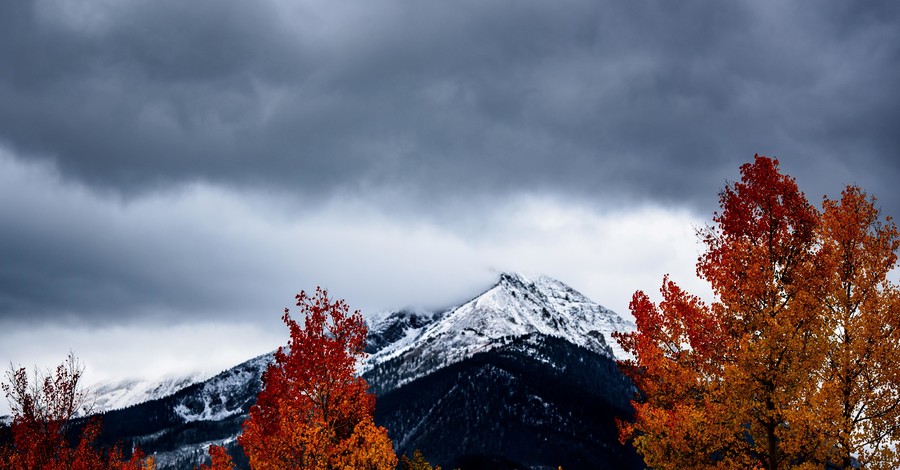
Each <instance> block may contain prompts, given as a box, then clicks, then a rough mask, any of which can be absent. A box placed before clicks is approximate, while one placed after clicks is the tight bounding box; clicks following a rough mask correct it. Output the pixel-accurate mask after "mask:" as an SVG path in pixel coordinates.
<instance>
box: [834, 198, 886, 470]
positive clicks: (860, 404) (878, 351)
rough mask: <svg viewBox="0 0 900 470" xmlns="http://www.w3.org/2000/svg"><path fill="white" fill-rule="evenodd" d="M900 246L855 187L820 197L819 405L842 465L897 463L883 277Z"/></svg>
mask: <svg viewBox="0 0 900 470" xmlns="http://www.w3.org/2000/svg"><path fill="white" fill-rule="evenodd" d="M898 246H900V239H898V233H897V227H896V226H895V225H894V224H893V223H891V221H890V219H889V218H887V219H886V220H882V218H881V216H880V214H879V211H878V210H877V209H876V208H875V205H874V200H873V199H869V198H868V197H867V196H866V195H865V193H864V192H863V191H862V190H861V189H860V188H858V187H855V186H851V187H848V188H847V189H846V190H845V191H844V192H843V194H842V196H841V199H840V200H829V199H825V201H824V203H823V213H822V230H821V250H820V253H819V257H820V262H821V269H820V275H821V276H823V277H824V281H825V282H824V284H823V286H822V291H821V292H820V293H819V300H820V304H821V306H822V309H823V314H824V315H825V317H826V318H827V320H828V333H829V338H828V339H829V341H828V347H827V349H826V360H825V362H824V364H823V367H822V370H821V372H820V375H819V378H818V381H819V382H820V383H821V384H822V387H821V390H820V395H819V397H818V400H817V403H818V404H819V406H820V407H821V410H820V411H819V415H820V416H821V417H822V418H823V420H824V421H825V423H826V426H825V429H826V430H827V431H828V433H829V441H830V442H832V443H833V445H832V447H831V451H832V452H831V453H830V454H829V460H830V462H832V463H833V464H836V465H839V466H840V468H844V469H849V468H853V464H854V463H853V460H854V459H857V460H858V463H859V464H860V465H861V466H862V467H863V468H898V467H900V460H898V455H897V450H896V444H897V442H898V438H900V435H898V434H900V367H898V366H897V364H896V361H897V360H898V358H900V315H898V312H900V295H898V289H897V286H895V285H894V284H892V283H890V282H888V280H887V275H888V272H890V271H891V270H892V269H893V268H894V267H895V266H896V263H897V256H896V251H897V248H898Z"/></svg>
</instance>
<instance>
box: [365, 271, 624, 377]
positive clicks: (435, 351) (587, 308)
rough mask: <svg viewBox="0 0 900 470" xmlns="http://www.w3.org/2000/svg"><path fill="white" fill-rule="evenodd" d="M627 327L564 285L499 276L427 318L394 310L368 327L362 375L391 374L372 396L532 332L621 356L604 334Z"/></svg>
mask: <svg viewBox="0 0 900 470" xmlns="http://www.w3.org/2000/svg"><path fill="white" fill-rule="evenodd" d="M633 329H634V324H632V323H631V322H628V321H626V320H624V319H622V318H621V317H620V316H619V315H617V314H616V313H615V312H613V311H612V310H609V309H607V308H605V307H603V306H601V305H599V304H597V303H596V302H594V301H592V300H590V299H588V298H587V297H585V296H584V295H583V294H581V293H580V292H578V291H576V290H575V289H573V288H571V287H569V286H568V285H566V284H564V283H563V282H560V281H558V280H556V279H552V278H549V277H546V276H541V277H538V278H537V279H535V280H531V279H529V278H527V277H525V276H523V275H521V274H516V273H503V274H501V275H500V278H499V280H498V281H497V283H496V284H495V285H494V286H493V287H491V288H490V289H488V290H487V291H485V292H484V293H482V294H481V295H479V296H478V297H475V298H474V299H472V300H470V301H468V302H466V303H464V304H462V305H459V306H456V307H452V308H450V309H448V310H446V311H444V312H440V313H433V314H429V313H427V312H410V311H401V312H397V313H394V314H392V315H389V316H387V317H386V318H384V319H382V320H380V321H378V322H376V323H375V324H373V325H371V327H370V348H369V351H368V352H369V353H370V354H371V355H370V356H369V358H368V359H367V360H366V361H365V363H364V364H363V365H362V371H363V372H364V373H365V372H368V371H370V370H372V369H373V368H375V367H376V366H378V365H382V364H389V363H392V364H393V365H394V366H395V367H391V368H390V369H391V373H392V374H395V376H394V377H383V376H381V377H379V379H378V380H376V382H377V385H376V386H377V387H378V391H384V390H386V389H390V388H393V387H396V386H399V385H402V384H404V383H407V382H409V381H411V380H414V379H416V378H418V377H422V376H425V375H428V374H430V373H431V372H433V371H434V370H436V369H439V368H442V367H446V366H448V365H450V364H454V363H456V362H459V361H461V360H464V359H466V358H468V357H471V356H472V355H474V354H476V353H479V352H485V351H489V350H491V349H494V348H496V347H499V346H502V345H503V344H505V343H506V342H508V341H509V340H510V339H511V338H514V337H519V336H525V335H531V334H539V335H544V336H550V337H555V338H559V339H562V340H564V341H567V342H569V343H571V344H573V345H576V346H581V347H584V348H586V349H588V350H590V351H593V352H595V353H598V354H603V355H606V356H609V357H610V358H612V359H616V358H623V357H624V356H625V353H624V351H622V349H621V348H620V347H619V346H618V344H617V343H615V342H614V341H611V338H610V333H612V332H613V331H631V330H633ZM373 385H375V384H373Z"/></svg>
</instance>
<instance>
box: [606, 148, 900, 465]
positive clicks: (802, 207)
mask: <svg viewBox="0 0 900 470" xmlns="http://www.w3.org/2000/svg"><path fill="white" fill-rule="evenodd" d="M720 207H721V210H722V212H721V213H716V214H715V215H714V217H713V221H714V223H715V225H714V226H711V227H706V228H705V229H702V230H700V231H699V235H700V238H701V240H702V241H703V243H704V244H705V245H706V251H705V252H704V253H703V254H702V255H701V256H700V258H699V260H698V263H697V272H698V274H699V275H700V276H701V277H702V278H704V279H706V280H707V281H708V282H709V283H710V285H711V286H712V289H713V292H714V294H715V297H716V302H715V303H713V304H712V305H707V304H705V303H703V302H702V301H700V300H699V299H698V298H697V297H695V296H692V295H690V294H689V293H687V292H684V291H683V290H682V289H681V288H679V287H678V285H677V284H675V283H674V282H673V281H671V280H669V279H668V278H667V277H666V278H664V279H663V286H662V288H661V296H662V301H661V302H660V303H659V304H658V305H657V304H654V303H653V302H651V300H650V298H649V297H648V296H647V295H646V294H644V293H643V292H640V291H638V292H636V293H635V295H634V297H633V299H632V302H631V305H630V308H631V311H632V313H633V315H634V317H635V321H636V324H637V331H636V332H634V333H629V334H621V335H617V340H618V341H619V342H620V343H621V344H622V346H623V348H624V349H625V350H626V351H628V352H629V353H631V354H632V355H633V357H634V359H633V360H628V361H624V362H623V363H622V367H623V370H625V372H626V373H627V374H628V375H629V376H630V377H631V378H632V380H633V381H634V382H635V384H636V385H637V388H638V390H639V392H640V395H639V397H638V399H637V400H635V401H634V402H633V404H634V407H635V419H634V421H633V422H622V423H620V431H621V437H622V439H623V440H629V439H630V440H632V441H633V443H634V445H635V446H636V448H637V449H638V451H639V452H640V453H641V455H642V456H643V457H644V459H645V462H646V463H647V464H648V465H649V466H651V467H653V468H766V469H776V468H788V467H804V466H807V467H810V468H822V467H823V466H824V465H825V464H826V463H828V464H830V465H838V466H841V468H851V466H852V464H853V461H852V460H853V459H852V457H853V456H857V457H859V460H860V461H862V462H864V463H865V464H867V465H869V466H872V467H875V466H879V465H882V464H884V465H893V464H894V463H895V460H894V459H895V458H896V455H895V452H894V450H893V447H892V446H891V445H890V444H892V443H896V441H897V439H898V437H900V436H898V432H897V431H898V423H900V415H898V410H897V408H898V404H900V400H898V398H900V397H898V387H897V385H898V383H897V378H898V372H897V371H898V368H897V367H896V366H895V365H894V364H893V363H892V362H891V359H890V358H891V357H892V356H894V357H896V354H897V353H898V352H900V349H898V344H900V341H898V336H900V335H898V330H900V329H898V325H897V323H898V319H897V317H898V312H897V307H898V306H900V302H898V300H897V299H898V295H897V289H896V288H895V287H894V286H893V285H892V284H890V283H889V282H888V281H887V273H888V271H890V269H892V268H893V266H894V265H895V263H896V256H895V255H894V252H895V250H896V249H897V245H898V241H897V231H896V228H895V227H894V226H893V225H892V224H890V223H889V220H888V221H887V222H888V223H887V224H885V223H882V222H881V219H880V216H879V213H878V211H877V210H876V209H875V208H874V205H873V202H872V201H871V200H870V199H868V198H867V197H866V196H865V195H864V194H863V193H862V191H861V190H860V189H859V188H855V187H850V188H848V189H847V190H846V191H845V192H844V195H843V198H842V199H841V200H840V201H830V200H827V199H826V200H825V203H824V209H823V211H821V212H820V211H818V210H816V209H815V208H814V207H813V206H811V205H810V204H809V203H808V201H807V200H806V198H805V196H804V195H803V193H802V192H800V191H799V189H798V187H797V185H796V183H795V181H794V180H793V179H792V178H790V177H788V176H786V175H783V174H781V173H780V172H779V169H778V161H777V160H772V159H769V158H766V157H760V156H757V157H756V158H755V161H754V162H753V163H748V164H746V165H743V166H742V167H741V181H740V182H737V183H734V184H730V185H728V186H726V188H725V189H724V190H723V191H722V193H720Z"/></svg>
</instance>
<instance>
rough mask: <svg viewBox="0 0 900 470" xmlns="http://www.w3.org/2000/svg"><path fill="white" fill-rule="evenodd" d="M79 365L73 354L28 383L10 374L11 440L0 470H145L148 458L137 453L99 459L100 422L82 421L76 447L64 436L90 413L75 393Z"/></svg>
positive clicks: (21, 374)
mask: <svg viewBox="0 0 900 470" xmlns="http://www.w3.org/2000/svg"><path fill="white" fill-rule="evenodd" d="M83 373H84V366H83V365H82V364H81V363H80V362H79V361H78V359H77V358H76V357H75V356H74V354H71V353H70V354H69V356H68V358H67V359H66V361H64V362H63V363H62V364H60V365H59V366H58V367H57V368H56V370H55V371H54V372H52V373H51V372H49V371H47V372H43V373H42V372H39V371H35V373H34V380H33V382H32V381H31V380H30V379H29V375H28V373H27V372H26V370H25V368H21V367H20V368H17V369H15V368H14V369H11V370H10V371H9V372H8V373H7V382H5V383H4V384H3V390H4V392H5V394H6V397H7V400H8V401H9V405H10V409H11V411H12V417H13V420H12V424H11V425H10V431H11V435H12V439H11V442H9V443H8V444H7V445H6V446H5V447H4V448H3V449H0V468H2V469H16V470H19V469H21V470H57V469H59V470H63V469H66V470H68V469H85V470H87V469H92V470H97V469H101V470H102V469H109V470H150V469H153V468H155V462H154V459H153V458H152V457H151V458H145V457H144V454H143V453H142V452H141V451H140V449H135V450H134V452H132V457H131V459H128V460H125V459H124V458H123V457H122V449H121V447H114V448H113V449H111V450H110V451H109V452H108V453H106V454H104V453H102V452H100V451H99V450H98V449H97V448H96V441H97V437H98V436H99V434H100V426H101V425H100V418H99V417H93V418H90V419H87V420H86V421H85V422H84V423H83V424H82V425H81V427H80V435H79V436H71V437H74V438H76V439H75V441H77V442H78V443H77V445H75V446H74V447H73V446H72V445H71V444H70V434H72V433H73V432H75V431H78V430H79V428H78V426H77V425H76V418H78V417H79V416H83V415H85V414H87V413H88V412H89V411H90V406H89V404H88V403H87V400H86V394H85V393H84V391H83V389H82V388H81V385H80V383H81V377H82V375H83Z"/></svg>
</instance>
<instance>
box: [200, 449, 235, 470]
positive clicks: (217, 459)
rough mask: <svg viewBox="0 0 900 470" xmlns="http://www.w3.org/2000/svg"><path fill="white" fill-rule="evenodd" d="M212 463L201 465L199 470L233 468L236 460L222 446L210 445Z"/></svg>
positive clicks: (229, 469) (230, 469) (225, 469)
mask: <svg viewBox="0 0 900 470" xmlns="http://www.w3.org/2000/svg"><path fill="white" fill-rule="evenodd" d="M208 452H209V457H210V463H209V465H206V464H204V465H201V466H200V468H199V470H232V469H234V462H232V460H231V456H230V455H228V452H226V451H225V448H224V447H222V446H209V449H208Z"/></svg>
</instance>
